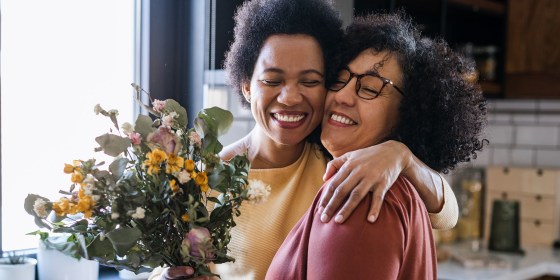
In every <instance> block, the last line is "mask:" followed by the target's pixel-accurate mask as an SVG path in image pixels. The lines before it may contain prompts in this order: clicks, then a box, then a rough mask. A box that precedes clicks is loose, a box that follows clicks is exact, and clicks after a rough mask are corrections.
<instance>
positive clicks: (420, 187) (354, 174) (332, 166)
mask: <svg viewBox="0 0 560 280" xmlns="http://www.w3.org/2000/svg"><path fill="white" fill-rule="evenodd" d="M401 173H402V175H403V176H404V177H406V178H407V179H408V180H409V181H411V183H412V184H413V185H414V186H415V187H416V189H417V191H418V193H419V194H420V197H421V198H422V200H423V201H424V204H425V205H426V208H427V209H428V212H437V211H439V209H441V207H442V204H443V189H442V187H441V186H442V182H441V177H440V176H439V174H438V173H437V172H435V171H433V170H432V169H430V168H429V167H428V166H426V165H425V164H424V163H423V162H421V161H420V160H418V158H416V157H415V156H414V155H413V154H412V152H411V151H410V150H409V149H408V147H406V146H405V145H404V144H402V143H400V142H397V141H393V140H390V141H387V142H383V143H380V144H378V145H375V146H371V147H368V148H364V149H360V150H356V151H352V152H348V153H346V154H344V155H342V156H341V157H338V158H336V159H334V160H332V161H331V162H329V164H328V165H327V171H326V172H325V175H324V176H323V180H325V181H327V180H329V178H331V177H332V179H331V180H330V182H329V183H328V185H327V186H326V187H325V189H324V190H323V196H322V198H321V201H320V204H319V206H320V208H319V209H320V210H319V211H321V209H324V210H323V214H322V215H321V221H323V222H328V221H329V220H330V219H331V217H332V216H333V215H334V213H335V211H336V209H338V208H339V207H340V205H342V203H343V202H344V200H345V199H346V198H347V199H346V202H345V203H344V205H343V206H342V208H340V210H339V211H338V213H337V214H336V217H335V222H337V223H343V222H344V221H345V220H346V219H347V218H348V217H349V216H350V214H351V213H352V212H353V211H354V209H355V208H356V207H357V206H358V204H359V203H360V201H361V200H362V199H363V198H364V197H365V196H366V195H367V193H368V192H370V191H371V192H373V201H372V204H371V205H370V210H369V213H368V217H367V219H368V221H369V222H372V223H373V222H375V220H377V218H378V216H379V212H380V210H381V204H382V203H383V199H384V198H385V194H386V193H387V191H388V190H389V189H390V188H391V186H392V185H393V183H394V182H395V181H396V180H397V178H398V177H399V175H401Z"/></svg>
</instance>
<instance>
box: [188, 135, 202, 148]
mask: <svg viewBox="0 0 560 280" xmlns="http://www.w3.org/2000/svg"><path fill="white" fill-rule="evenodd" d="M189 139H190V140H191V142H192V143H194V144H195V145H196V146H198V147H200V145H202V140H201V139H200V135H198V133H196V131H191V133H190V134H189Z"/></svg>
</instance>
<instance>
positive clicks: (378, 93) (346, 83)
mask: <svg viewBox="0 0 560 280" xmlns="http://www.w3.org/2000/svg"><path fill="white" fill-rule="evenodd" d="M342 70H346V71H348V73H350V77H349V78H348V80H347V81H346V82H345V83H344V85H343V86H342V87H340V88H339V89H336V88H333V85H331V86H330V87H329V90H332V91H340V90H342V89H343V88H344V87H346V86H347V85H348V84H349V83H350V81H351V80H352V78H354V77H356V95H357V96H358V97H359V98H362V99H366V100H372V99H375V98H377V97H378V96H379V95H380V94H381V92H382V91H383V89H384V88H385V86H386V85H387V84H390V85H391V86H393V87H394V88H395V89H396V90H397V91H398V92H399V93H400V94H401V95H402V96H405V94H404V92H403V91H402V90H401V89H400V88H399V87H398V86H397V85H395V84H394V83H393V81H391V80H390V79H387V78H385V77H382V76H380V75H379V74H377V73H375V72H369V73H365V74H356V73H354V72H352V71H350V69H349V68H348V67H344V68H342V69H341V71H342ZM365 76H372V77H376V78H379V79H381V81H383V85H382V86H381V88H380V89H379V92H377V94H376V95H375V96H374V97H371V98H369V97H363V96H361V95H360V89H361V88H362V84H361V83H360V80H361V79H362V77H365Z"/></svg>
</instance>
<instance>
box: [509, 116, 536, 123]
mask: <svg viewBox="0 0 560 280" xmlns="http://www.w3.org/2000/svg"><path fill="white" fill-rule="evenodd" d="M512 118H513V122H514V123H516V124H530V123H531V124H532V123H536V122H537V115H534V114H514V115H513V116H512Z"/></svg>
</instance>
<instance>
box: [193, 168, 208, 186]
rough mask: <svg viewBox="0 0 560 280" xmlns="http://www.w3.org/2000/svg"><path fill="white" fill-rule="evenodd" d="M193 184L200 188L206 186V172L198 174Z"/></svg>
mask: <svg viewBox="0 0 560 280" xmlns="http://www.w3.org/2000/svg"><path fill="white" fill-rule="evenodd" d="M194 182H195V183H196V184H197V185H199V186H201V187H202V186H203V185H206V184H208V176H206V172H205V171H202V172H198V173H197V174H196V176H195V177H194Z"/></svg>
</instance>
